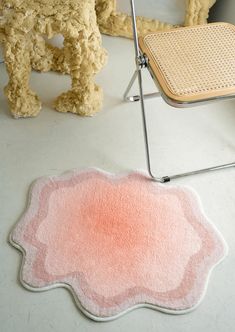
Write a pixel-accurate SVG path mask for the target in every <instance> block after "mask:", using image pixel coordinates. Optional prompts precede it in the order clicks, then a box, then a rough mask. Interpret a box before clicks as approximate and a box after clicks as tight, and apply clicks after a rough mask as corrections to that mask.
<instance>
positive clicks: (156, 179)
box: [137, 69, 235, 183]
mask: <svg viewBox="0 0 235 332" xmlns="http://www.w3.org/2000/svg"><path fill="white" fill-rule="evenodd" d="M137 75H138V82H139V91H140V104H141V111H142V119H143V129H144V139H145V150H146V160H147V168H148V173H149V175H150V177H151V178H152V179H153V180H154V181H157V182H161V183H165V182H169V181H171V180H174V179H178V178H181V177H185V176H190V175H196V174H201V173H206V172H211V171H216V170H220V169H225V168H230V167H235V162H232V163H228V164H223V165H218V166H212V167H207V168H202V169H199V170H195V171H190V172H186V173H180V174H175V175H171V176H163V177H157V176H155V175H154V174H153V172H152V167H151V159H150V147H149V139H148V128H147V118H146V112H145V103H144V94H143V85H142V73H141V69H139V70H137Z"/></svg>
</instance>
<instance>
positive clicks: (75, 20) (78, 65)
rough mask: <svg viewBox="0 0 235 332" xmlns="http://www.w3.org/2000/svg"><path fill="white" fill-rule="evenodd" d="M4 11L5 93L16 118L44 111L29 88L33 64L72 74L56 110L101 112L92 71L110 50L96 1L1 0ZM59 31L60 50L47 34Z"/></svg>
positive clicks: (0, 30) (0, 8)
mask: <svg viewBox="0 0 235 332" xmlns="http://www.w3.org/2000/svg"><path fill="white" fill-rule="evenodd" d="M0 11H1V13H0V17H1V23H0V38H1V40H3V39H4V43H3V44H4V57H5V63H6V68H7V71H8V75H9V82H8V84H7V86H6V88H5V94H6V96H7V97H8V101H9V105H10V108H11V112H12V114H13V116H14V117H16V118H18V117H30V116H36V115H37V114H38V113H39V111H40V108H41V102H40V100H39V98H38V96H37V95H36V93H35V92H33V91H32V90H31V89H30V87H29V76H30V72H31V68H34V69H37V70H40V71H48V70H51V69H55V70H58V71H60V72H63V73H69V74H70V76H71V80H72V87H71V90H69V91H67V92H65V93H62V94H61V95H60V96H59V97H58V98H57V99H56V100H55V102H54V107H55V109H56V110H57V111H59V112H72V113H76V114H79V115H93V114H94V113H96V112H97V111H99V110H100V108H101V104H102V90H101V88H100V87H99V86H97V85H96V84H95V83H94V75H95V74H96V73H97V72H98V71H99V70H100V69H101V68H102V67H103V65H104V64H105V61H106V57H107V54H106V51H105V50H104V49H103V48H102V44H101V35H100V32H99V29H98V26H97V21H96V12H95V0H86V1H84V0H66V1H64V0H38V1H37V0H0ZM56 34H61V35H63V37H64V47H63V48H62V49H59V48H56V47H53V46H51V45H49V44H47V43H46V42H45V36H47V37H48V38H52V37H53V36H54V35H56ZM45 84H46V82H45Z"/></svg>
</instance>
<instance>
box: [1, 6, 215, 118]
mask: <svg viewBox="0 0 235 332" xmlns="http://www.w3.org/2000/svg"><path fill="white" fill-rule="evenodd" d="M117 1H118V0H67V1H63V0H0V43H4V45H5V46H4V49H5V62H6V66H7V71H8V74H9V83H8V85H7V87H6V88H5V93H6V95H7V97H8V100H9V104H10V108H11V111H12V114H13V115H14V116H15V117H28V116H36V115H37V114H38V112H39V110H40V108H41V102H40V101H39V98H38V97H37V95H36V94H35V93H34V92H33V91H31V90H30V88H29V75H30V71H31V68H33V69H35V70H38V71H40V72H46V71H49V70H54V71H58V72H60V73H67V74H70V75H71V78H72V88H71V90H69V91H68V92H66V93H63V94H62V95H61V96H59V97H58V98H57V99H56V101H55V103H54V106H55V108H56V110H58V111H60V112H72V113H76V114H80V115H92V114H94V113H96V112H97V111H98V110H99V109H100V108H101V104H102V90H101V88H100V87H98V86H97V85H96V84H95V83H94V81H93V78H94V75H95V74H96V73H97V72H98V71H99V70H100V69H101V68H102V66H103V65H104V64H105V61H106V58H107V54H106V52H105V50H104V49H103V48H102V46H101V36H100V32H99V29H100V31H101V32H102V33H105V34H109V35H113V36H123V37H128V38H131V37H132V24H131V18H130V16H128V15H127V14H125V13H119V12H117V11H116V3H117ZM156 1H157V0H156ZM185 1H186V4H187V5H186V8H187V9H186V13H185V22H184V25H195V24H203V23H206V20H207V17H208V12H209V9H210V7H211V6H212V5H213V4H214V3H215V1H216V0H185ZM96 16H97V17H96ZM97 22H98V25H99V29H98V26H97ZM137 25H138V30H139V33H140V34H145V33H149V32H152V31H156V30H163V29H169V28H172V27H174V26H173V25H171V24H168V23H164V22H160V21H157V20H154V19H147V18H144V17H138V18H137ZM56 34H62V35H63V36H64V48H62V49H60V48H58V47H54V46H52V45H50V44H48V43H46V41H45V39H44V37H45V36H47V37H48V38H51V37H53V36H54V35H56Z"/></svg>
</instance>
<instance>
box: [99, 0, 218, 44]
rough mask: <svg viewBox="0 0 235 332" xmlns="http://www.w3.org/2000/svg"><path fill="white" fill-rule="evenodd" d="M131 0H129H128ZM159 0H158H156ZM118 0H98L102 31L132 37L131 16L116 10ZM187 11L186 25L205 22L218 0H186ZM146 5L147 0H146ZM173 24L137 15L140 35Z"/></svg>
mask: <svg viewBox="0 0 235 332" xmlns="http://www.w3.org/2000/svg"><path fill="white" fill-rule="evenodd" d="M127 1H129V0H127ZM155 1H157V0H155ZM117 2H118V0H96V12H97V19H98V23H99V27H100V31H101V32H102V33H105V34H108V35H112V36H122V37H127V38H131V37H132V23H131V17H130V16H129V15H127V14H125V13H119V12H118V11H117V10H116V7H117ZM185 2H186V13H185V21H184V25H185V26H188V25H196V24H204V23H206V22H207V18H208V13H209V9H210V8H211V7H212V5H213V4H214V3H215V2H216V0H185ZM146 5H148V4H147V1H146ZM174 27H175V26H174V25H172V24H168V23H167V22H160V21H158V20H154V19H148V18H145V17H137V28H138V30H139V34H140V35H144V34H147V33H149V32H154V31H156V30H167V29H170V28H174Z"/></svg>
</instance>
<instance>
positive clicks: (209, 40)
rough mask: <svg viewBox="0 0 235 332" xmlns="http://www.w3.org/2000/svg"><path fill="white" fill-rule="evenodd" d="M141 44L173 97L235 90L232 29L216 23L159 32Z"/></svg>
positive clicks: (229, 26) (150, 35)
mask: <svg viewBox="0 0 235 332" xmlns="http://www.w3.org/2000/svg"><path fill="white" fill-rule="evenodd" d="M144 44H145V47H146V49H147V50H148V51H149V52H150V54H151V56H152V58H153V60H154V62H155V64H156V65H157V67H158V68H159V70H160V72H161V75H162V76H163V78H164V80H165V82H166V84H167V86H168V88H169V90H170V91H171V92H172V93H173V94H174V95H178V96H189V95H197V94H208V93H212V92H214V91H218V90H224V89H227V88H228V89H229V88H234V89H235V29H234V27H233V26H232V25H229V24H221V23H218V24H211V25H202V26H197V27H192V28H183V29H176V30H173V31H168V32H158V33H154V34H149V35H146V36H145V37H144ZM146 53H147V55H148V52H146Z"/></svg>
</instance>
